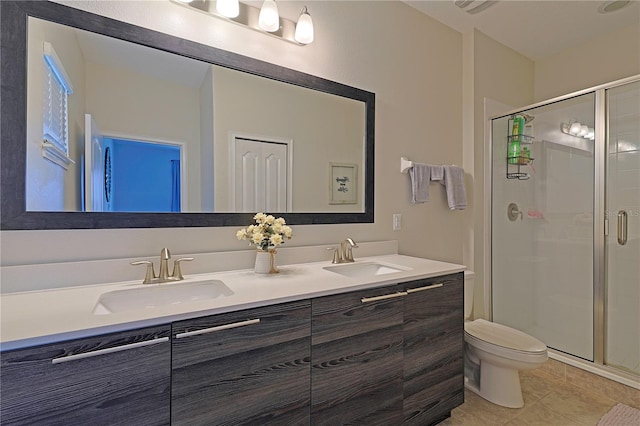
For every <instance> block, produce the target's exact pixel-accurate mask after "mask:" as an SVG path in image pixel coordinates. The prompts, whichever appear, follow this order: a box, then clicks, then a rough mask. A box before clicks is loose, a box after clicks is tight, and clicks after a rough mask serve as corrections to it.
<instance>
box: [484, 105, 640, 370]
mask: <svg viewBox="0 0 640 426" xmlns="http://www.w3.org/2000/svg"><path fill="white" fill-rule="evenodd" d="M520 114H522V115H524V117H525V120H526V123H525V126H524V129H525V134H530V135H531V136H532V138H531V139H532V140H524V141H522V143H521V144H520V149H521V151H522V148H524V147H526V148H527V149H528V152H527V151H524V152H525V153H526V154H527V155H528V157H531V158H533V160H532V161H529V160H526V159H525V160H515V161H512V160H510V159H507V156H509V155H510V154H508V153H507V147H508V146H509V135H511V134H512V120H513V117H512V116H505V117H501V118H497V119H494V120H492V161H493V164H492V167H493V171H492V180H493V181H492V200H491V202H492V213H491V217H492V223H491V233H492V240H491V248H492V253H491V259H492V265H491V277H492V314H493V320H494V321H495V322H497V323H500V324H504V325H507V326H510V327H514V328H516V329H518V330H521V331H524V332H525V333H527V334H530V335H532V336H535V337H537V338H538V339H540V340H541V341H543V342H544V343H546V344H547V346H549V347H550V348H553V349H556V350H559V351H562V352H566V353H569V354H571V355H574V356H577V357H580V358H583V359H587V360H590V361H593V359H594V314H593V303H594V294H593V289H594V280H593V256H594V238H593V236H594V232H593V229H594V192H595V185H594V180H595V179H594V175H595V171H594V168H595V143H594V140H593V139H592V138H591V135H590V134H589V133H590V132H591V130H593V129H594V127H595V93H588V94H585V95H581V96H576V97H573V98H568V99H565V100H562V101H559V102H553V103H550V104H546V105H543V106H541V107H536V108H532V109H529V110H526V111H523V112H522V113H520ZM572 127H573V128H574V129H573V131H571V128H572ZM577 129H578V130H579V131H577ZM527 139H528V138H527ZM528 142H531V143H528ZM513 163H516V164H513ZM520 163H521V164H520ZM636 176H637V175H636ZM637 263H638V262H636V267H637ZM636 274H637V270H636Z"/></svg>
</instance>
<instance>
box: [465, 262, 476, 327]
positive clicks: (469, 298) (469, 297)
mask: <svg viewBox="0 0 640 426" xmlns="http://www.w3.org/2000/svg"><path fill="white" fill-rule="evenodd" d="M474 281H475V274H474V273H473V271H464V319H465V320H467V319H471V311H472V310H473V283H474Z"/></svg>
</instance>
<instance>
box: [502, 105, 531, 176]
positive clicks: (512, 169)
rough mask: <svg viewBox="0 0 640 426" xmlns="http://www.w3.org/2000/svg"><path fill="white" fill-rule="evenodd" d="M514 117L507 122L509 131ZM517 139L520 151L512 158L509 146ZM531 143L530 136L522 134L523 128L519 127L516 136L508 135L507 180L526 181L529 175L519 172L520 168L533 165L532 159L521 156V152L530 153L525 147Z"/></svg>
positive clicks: (527, 156)
mask: <svg viewBox="0 0 640 426" xmlns="http://www.w3.org/2000/svg"><path fill="white" fill-rule="evenodd" d="M514 117H515V116H512V117H511V119H510V120H509V129H511V128H512V126H513V125H512V122H513V119H514ZM515 139H517V140H518V143H519V145H520V150H519V152H518V155H516V156H513V155H511V153H510V149H509V146H510V145H511V143H512V141H513V140H515ZM532 143H533V136H532V135H525V134H524V127H521V128H520V130H519V131H518V133H517V134H515V135H514V134H509V135H507V158H506V161H507V179H518V180H527V179H529V177H530V175H529V173H526V172H523V171H522V170H521V167H522V166H528V165H530V164H531V163H533V158H532V157H531V156H530V155H522V152H523V151H524V150H525V148H526V152H528V153H530V152H531V150H530V149H529V148H527V147H526V145H531V144H532Z"/></svg>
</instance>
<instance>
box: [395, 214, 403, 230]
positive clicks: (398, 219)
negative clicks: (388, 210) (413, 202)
mask: <svg viewBox="0 0 640 426" xmlns="http://www.w3.org/2000/svg"><path fill="white" fill-rule="evenodd" d="M400 229H402V215H401V214H400V213H394V214H393V230H394V231H399V230H400Z"/></svg>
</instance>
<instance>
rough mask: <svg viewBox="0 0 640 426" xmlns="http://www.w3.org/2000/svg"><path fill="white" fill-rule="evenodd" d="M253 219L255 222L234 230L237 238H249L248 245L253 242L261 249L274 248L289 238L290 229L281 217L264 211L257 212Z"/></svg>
mask: <svg viewBox="0 0 640 426" xmlns="http://www.w3.org/2000/svg"><path fill="white" fill-rule="evenodd" d="M253 219H254V220H255V221H256V223H255V224H253V225H249V226H248V227H246V228H242V229H240V230H239V231H238V232H236V237H238V239H239V240H249V245H251V244H253V245H255V246H256V247H257V248H259V249H260V250H263V251H269V250H273V249H275V248H276V247H277V246H279V245H280V244H283V243H284V240H285V239H287V240H290V239H291V235H292V231H291V228H290V227H289V226H287V225H286V222H285V221H284V219H283V218H281V217H279V218H277V219H276V218H275V217H273V216H271V215H266V214H264V213H257V214H256V215H255V216H254V217H253Z"/></svg>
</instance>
